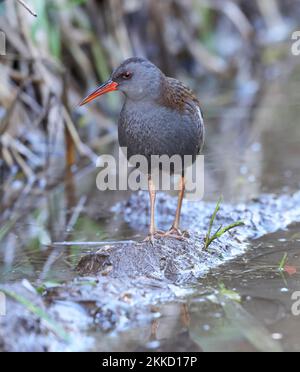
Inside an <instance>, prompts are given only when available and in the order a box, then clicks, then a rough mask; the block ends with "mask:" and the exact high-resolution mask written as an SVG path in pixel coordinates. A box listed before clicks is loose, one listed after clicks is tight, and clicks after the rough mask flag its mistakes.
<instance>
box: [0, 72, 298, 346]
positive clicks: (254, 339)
mask: <svg viewBox="0 0 300 372" xmlns="http://www.w3.org/2000/svg"><path fill="white" fill-rule="evenodd" d="M299 80H300V70H299V68H296V69H294V70H293V72H292V73H291V75H289V76H284V75H282V76H281V75H280V74H279V76H278V78H277V79H275V80H273V81H270V82H267V83H266V86H265V89H264V93H263V94H262V96H261V97H260V100H259V104H256V105H254V106H253V107H250V108H249V106H243V103H240V107H238V106H237V104H236V103H234V104H230V105H226V106H222V107H221V106H217V105H216V104H211V106H208V107H207V112H206V116H207V117H208V119H207V120H208V122H209V125H208V133H207V145H206V149H205V153H206V179H205V183H206V199H207V200H213V201H214V200H216V199H218V198H219V196H220V194H223V195H224V197H225V200H226V201H228V202H232V203H234V202H237V201H240V200H242V201H247V200H249V199H251V198H255V197H257V196H259V195H261V194H262V193H276V194H279V195H280V194H283V193H292V192H294V191H298V190H299V187H300V172H299V164H300V146H299V145H300V143H299V142H300V125H299V117H300V105H299V104H298V102H299V98H300V91H299V88H298V87H299ZM216 107H217V108H216ZM95 176H96V173H95V171H94V170H93V169H86V170H83V171H82V172H81V173H79V174H78V175H77V176H76V177H75V178H74V179H73V180H72V179H69V180H68V183H67V184H65V185H63V186H60V187H58V188H56V189H55V190H53V191H51V192H49V193H48V194H47V195H46V197H40V196H39V195H36V196H31V197H28V196H25V197H24V198H22V197H21V198H20V199H19V202H18V203H19V205H18V203H16V204H15V205H14V209H15V211H13V213H11V217H10V220H9V221H5V222H3V223H2V225H1V226H2V228H3V227H7V228H8V232H7V233H6V234H5V237H4V238H3V239H2V240H1V241H0V269H1V271H0V282H1V283H4V282H6V283H7V282H16V281H19V280H22V279H24V278H26V279H28V280H29V281H31V282H33V283H35V284H38V283H44V282H62V281H65V280H70V279H72V278H74V277H75V271H74V267H75V265H76V263H77V262H78V260H79V258H80V256H81V255H82V254H83V253H86V252H90V251H93V250H94V249H97V248H98V247H99V245H97V244H95V246H93V245H91V244H87V243H86V244H72V243H71V244H70V246H62V245H59V244H53V243H54V242H57V243H60V242H64V241H69V242H89V243H91V242H99V241H105V240H108V241H114V240H118V241H119V240H125V239H139V238H141V237H142V236H144V235H145V234H146V231H145V228H144V227H139V226H136V227H135V228H132V226H130V225H128V224H127V223H126V222H124V220H123V218H120V217H119V216H117V215H115V214H114V213H112V212H110V208H111V206H113V205H115V204H116V203H117V202H119V201H122V200H124V199H125V198H127V197H128V196H129V195H128V194H127V193H109V192H108V193H100V192H98V191H97V190H96V185H95ZM183 223H184V221H183ZM299 227H300V225H294V226H291V227H290V228H289V229H288V230H287V231H280V232H278V233H276V234H273V235H270V236H266V237H264V238H262V239H260V240H258V241H254V242H252V243H251V249H250V250H249V252H248V253H247V254H246V255H245V256H243V257H240V258H238V259H236V260H234V261H232V262H230V263H227V264H226V265H224V266H223V267H221V268H219V269H217V270H215V271H214V272H213V273H211V274H210V275H208V276H207V278H205V279H203V280H201V281H200V282H199V286H197V289H196V291H194V293H193V295H189V296H187V299H186V298H185V296H183V298H182V299H180V300H178V302H176V303H171V304H167V305H161V306H160V305H157V306H155V308H154V309H153V312H154V313H155V314H157V319H156V320H155V321H152V323H151V324H149V321H145V326H144V327H142V328H138V329H131V330H129V331H125V332H123V333H122V334H102V333H97V334H96V335H95V334H93V336H96V339H97V347H96V348H97V350H107V351H110V350H120V349H122V350H164V351H166V350H172V351H174V350H182V351H184V350H185V351H191V350H195V351H198V350H204V351H210V350H220V351H225V350H226V351H233V350H241V351H242V350H243V351H254V350H261V349H262V347H261V344H260V340H261V339H262V340H264V338H267V339H268V340H271V341H270V345H269V348H270V349H273V350H277V348H278V349H280V348H281V349H283V350H293V351H294V350H297V351H299V350H300V341H299V336H298V335H299V331H300V329H299V328H300V325H299V324H300V323H299V317H296V316H293V315H292V312H291V307H292V304H293V302H292V300H291V296H292V294H293V293H294V292H295V291H297V290H298V291H300V277H299V270H300V255H299V253H298V252H299V247H300V229H299ZM1 231H3V230H1ZM285 253H288V267H290V270H288V271H289V273H288V272H285V273H281V272H279V271H278V266H279V263H280V261H281V259H282V257H283V256H284V254H285ZM291 268H292V269H291ZM220 284H224V285H225V287H226V288H228V289H230V290H234V291H236V292H237V293H238V294H239V295H240V296H241V302H240V303H239V304H237V303H236V302H232V301H230V303H229V304H227V305H228V306H225V307H224V306H223V305H224V304H222V303H221V304H220V303H216V302H215V301H212V295H214V293H215V290H217V289H218V288H219V286H220ZM183 294H184V293H183ZM184 298H185V299H184ZM221 302H222V301H221ZM233 303H234V305H233ZM232 306H233V312H234V313H235V314H236V317H235V318H232V317H231V311H232ZM238 314H240V317H238ZM246 330H252V332H247V331H246ZM272 339H273V340H274V342H272Z"/></svg>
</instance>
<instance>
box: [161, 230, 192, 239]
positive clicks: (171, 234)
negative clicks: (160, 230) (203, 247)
mask: <svg viewBox="0 0 300 372" xmlns="http://www.w3.org/2000/svg"><path fill="white" fill-rule="evenodd" d="M164 236H165V237H167V238H173V239H177V240H181V241H184V240H187V239H188V238H189V237H190V235H189V233H188V232H187V231H184V232H183V231H181V230H179V229H177V228H175V227H172V228H171V229H170V230H169V231H168V232H166V233H165V235H164Z"/></svg>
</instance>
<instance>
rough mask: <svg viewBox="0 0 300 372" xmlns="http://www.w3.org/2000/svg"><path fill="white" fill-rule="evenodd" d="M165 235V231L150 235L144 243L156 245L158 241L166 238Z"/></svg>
mask: <svg viewBox="0 0 300 372" xmlns="http://www.w3.org/2000/svg"><path fill="white" fill-rule="evenodd" d="M164 235H165V233H164V232H163V231H155V232H154V233H150V234H149V235H148V236H147V237H146V239H144V240H143V242H144V243H151V244H152V245H154V243H155V240H156V239H160V238H162V237H164Z"/></svg>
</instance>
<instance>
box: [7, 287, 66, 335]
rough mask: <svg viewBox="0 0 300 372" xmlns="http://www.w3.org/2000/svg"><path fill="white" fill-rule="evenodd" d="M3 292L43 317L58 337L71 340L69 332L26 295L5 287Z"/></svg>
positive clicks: (39, 316)
mask: <svg viewBox="0 0 300 372" xmlns="http://www.w3.org/2000/svg"><path fill="white" fill-rule="evenodd" d="M0 290H1V292H3V293H4V294H6V295H7V296H8V297H10V298H12V299H13V300H15V301H17V302H18V303H20V304H21V305H23V306H24V307H25V308H26V309H27V310H28V311H30V312H31V313H32V314H34V315H35V316H37V317H38V318H40V319H42V320H43V321H44V322H45V324H46V326H47V327H48V329H50V330H51V331H52V332H54V333H55V334H56V335H57V336H58V337H60V338H61V339H62V340H63V341H65V342H69V341H70V337H69V335H68V334H67V332H66V331H65V330H64V328H63V327H62V326H61V325H60V324H58V323H57V322H55V321H54V320H53V319H52V318H51V317H50V316H49V315H48V314H47V313H46V312H45V311H44V310H43V309H41V308H40V307H38V306H36V305H35V304H33V303H32V302H31V301H29V300H28V299H27V298H26V297H23V296H21V295H19V294H18V293H15V292H13V291H9V290H7V289H5V288H0Z"/></svg>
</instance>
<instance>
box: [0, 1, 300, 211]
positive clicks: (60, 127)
mask: <svg viewBox="0 0 300 372" xmlns="http://www.w3.org/2000/svg"><path fill="white" fill-rule="evenodd" d="M26 4H27V5H28V6H29V7H30V8H31V9H33V10H34V11H35V12H36V13H37V15H38V17H36V18H35V17H34V16H32V14H30V12H28V11H27V10H26V9H25V8H24V7H23V6H22V5H21V4H20V1H19V0H2V1H1V2H0V29H1V30H2V31H3V32H4V33H5V35H6V46H7V51H6V55H4V56H1V57H0V76H1V85H0V153H1V158H0V176H1V190H2V195H1V198H2V204H4V206H5V205H8V204H9V201H11V200H13V196H11V194H14V193H18V190H20V188H21V187H23V186H24V184H25V185H27V186H28V187H29V188H30V189H31V188H32V187H33V186H35V187H36V188H37V189H39V190H44V189H45V188H46V187H50V186H51V185H54V184H56V183H57V182H58V181H59V180H60V179H61V177H62V175H63V174H64V173H65V172H64V171H65V167H66V165H67V166H68V168H69V169H75V165H76V166H78V165H79V164H80V162H90V160H95V153H99V152H102V153H103V152H104V151H108V146H109V145H111V144H112V143H114V142H115V141H116V138H117V129H116V128H117V126H116V119H117V115H118V111H119V109H120V97H118V95H109V96H108V97H104V98H103V99H102V100H99V102H98V103H97V105H91V106H89V108H88V109H87V108H83V109H79V108H78V107H77V104H78V102H79V101H80V99H81V98H82V97H83V96H84V95H85V94H86V93H87V92H88V91H89V90H90V89H92V88H93V87H95V86H96V85H97V84H98V83H99V82H101V81H103V80H106V79H107V77H108V76H109V74H110V73H111V71H112V69H113V68H115V67H116V66H117V65H118V64H119V63H120V62H121V61H122V60H124V59H125V58H127V57H130V56H134V55H138V56H144V57H147V58H149V59H150V60H152V61H153V62H154V63H156V64H157V65H158V66H159V67H160V68H161V69H162V70H163V71H164V72H165V73H166V74H168V75H171V76H176V77H178V78H180V79H182V80H184V81H185V82H186V83H187V84H189V85H190V86H191V87H192V88H193V89H194V90H195V91H196V92H197V93H198V95H199V97H200V99H201V101H202V102H203V107H204V112H205V114H206V117H207V118H208V119H209V118H210V117H212V116H213V115H214V112H213V110H214V109H213V108H212V106H214V107H222V105H226V104H229V103H230V104H233V103H234V102H235V101H236V102H239V104H240V103H241V102H242V103H243V104H244V105H245V106H246V105H253V104H254V102H255V100H257V99H258V98H259V93H260V92H261V90H262V89H263V83H264V79H265V78H266V74H265V71H266V66H270V65H272V63H274V61H276V62H277V61H278V60H280V59H284V58H285V54H286V48H283V49H282V50H283V51H281V49H280V44H281V43H282V44H285V43H286V40H287V39H288V38H289V37H290V33H291V30H293V29H295V27H296V25H297V19H299V15H300V9H299V8H300V7H299V6H298V5H299V3H298V1H295V0H294V1H293V0H253V1H246V0H222V1H221V0H27V1H26ZM275 44H276V49H275V48H274V49H273V45H275ZM212 103H213V105H212ZM62 159H65V161H62ZM72 167H73V168H72ZM12 185H14V186H13V187H12Z"/></svg>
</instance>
